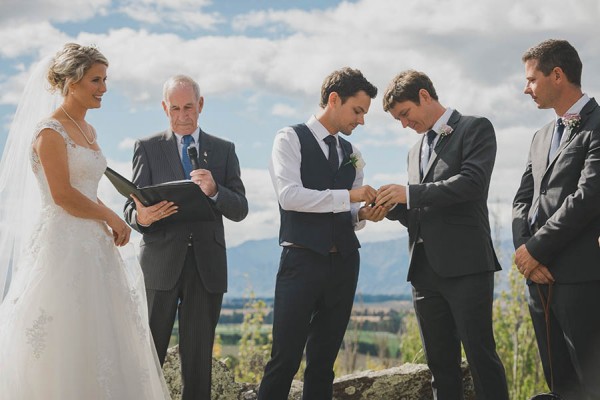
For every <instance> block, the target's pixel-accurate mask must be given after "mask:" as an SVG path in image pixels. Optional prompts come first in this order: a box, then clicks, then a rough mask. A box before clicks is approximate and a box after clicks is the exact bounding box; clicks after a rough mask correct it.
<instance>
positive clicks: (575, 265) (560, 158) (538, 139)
mask: <svg viewBox="0 0 600 400" xmlns="http://www.w3.org/2000/svg"><path fill="white" fill-rule="evenodd" d="M580 115H581V121H580V124H579V126H578V127H577V128H575V129H573V130H572V131H565V133H564V134H565V135H568V136H567V138H566V139H565V140H564V141H563V143H562V145H561V146H560V147H559V149H558V151H557V152H556V154H555V156H554V158H553V159H552V160H550V162H548V152H549V150H550V142H551V141H552V134H553V131H554V122H551V123H549V124H548V125H546V126H544V127H543V128H542V129H540V130H539V131H537V132H536V133H535V135H534V136H533V141H532V142H531V148H530V150H529V159H528V161H527V167H526V169H525V173H524V174H523V177H522V179H521V185H520V187H519V190H518V191H517V194H516V196H515V199H514V202H513V223H512V228H513V241H514V245H515V248H518V247H520V246H521V245H522V244H525V246H526V247H527V250H528V251H529V253H531V255H532V256H533V257H534V258H535V259H536V260H538V261H539V262H540V263H542V264H543V265H545V266H547V267H548V268H549V270H550V272H551V273H552V276H553V277H554V279H555V280H556V282H558V283H576V282H585V281H591V280H600V248H598V236H600V107H598V103H596V100H594V99H590V101H589V102H588V103H587V104H586V105H585V106H584V107H583V109H582V110H581V114H580ZM536 209H537V218H536V226H537V227H539V230H536V229H535V228H532V227H531V226H530V222H529V221H531V217H532V216H533V214H534V213H535V210H536Z"/></svg>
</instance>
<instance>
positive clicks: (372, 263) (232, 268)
mask: <svg viewBox="0 0 600 400" xmlns="http://www.w3.org/2000/svg"><path fill="white" fill-rule="evenodd" d="M512 252H513V247H512V242H511V241H510V240H508V239H507V240H503V241H502V242H501V245H500V252H499V253H500V254H499V256H501V257H500V259H501V261H500V262H501V263H502V268H503V271H502V272H501V273H500V274H497V275H496V282H497V285H496V290H497V291H498V289H502V288H503V286H504V285H503V282H505V281H506V279H504V276H505V274H506V272H507V271H508V268H510V264H508V263H509V261H507V260H510V256H511V254H512ZM280 254H281V247H279V245H278V243H277V239H276V238H272V239H263V240H252V241H247V242H244V243H242V244H241V245H239V246H236V247H232V248H230V249H228V251H227V259H228V264H229V290H228V293H227V294H226V297H227V298H240V297H246V296H248V294H249V291H250V289H251V290H253V291H254V294H255V295H256V296H257V297H273V294H274V291H275V276H276V275H277V270H278V268H279V256H280ZM360 260H361V262H360V275H359V279H358V289H357V293H362V294H374V295H375V294H377V295H379V294H393V295H410V293H411V287H410V284H409V283H408V282H407V281H406V275H407V272H408V244H407V237H406V236H404V237H402V238H399V239H394V240H388V241H382V242H369V243H363V244H362V248H361V250H360ZM507 264H508V265H507Z"/></svg>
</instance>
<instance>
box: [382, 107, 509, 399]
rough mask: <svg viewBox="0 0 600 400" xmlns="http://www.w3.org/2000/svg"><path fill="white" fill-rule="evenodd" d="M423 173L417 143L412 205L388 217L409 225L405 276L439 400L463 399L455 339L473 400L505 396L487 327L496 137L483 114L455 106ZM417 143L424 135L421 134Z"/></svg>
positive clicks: (412, 157) (411, 167)
mask: <svg viewBox="0 0 600 400" xmlns="http://www.w3.org/2000/svg"><path fill="white" fill-rule="evenodd" d="M447 124H448V125H449V126H450V127H452V129H453V131H452V132H451V133H450V134H449V135H447V136H440V137H439V138H438V139H437V143H436V145H435V147H434V149H433V152H432V154H431V157H430V159H429V163H428V165H427V167H426V168H425V170H424V171H423V172H421V168H420V159H421V148H422V141H419V143H417V144H416V145H415V146H414V147H413V148H412V149H411V150H410V152H409V155H408V182H409V185H408V189H407V190H408V195H409V206H408V207H407V206H406V205H405V204H398V205H397V206H396V207H395V208H394V209H392V210H391V211H390V212H389V213H388V218H390V219H394V220H399V221H400V222H401V223H402V224H403V225H405V226H406V227H408V234H409V248H410V266H409V273H408V280H409V281H411V284H412V286H413V300H414V305H415V310H416V314H417V319H418V321H419V325H420V328H421V333H422V339H423V347H424V350H425V355H426V357H427V362H428V365H429V367H430V369H431V370H432V372H433V375H434V377H433V384H432V386H433V389H434V393H435V395H436V399H440V400H441V399H462V398H463V395H462V387H461V382H462V375H461V371H460V359H461V352H460V343H461V342H462V344H463V346H464V349H465V353H466V355H467V359H468V362H469V365H470V368H471V372H472V375H473V379H474V384H475V390H476V394H477V399H478V400H484V399H502V400H507V399H508V393H507V388H506V378H505V373H504V367H503V366H502V363H501V362H500V359H499V358H498V355H497V354H496V350H495V342H494V337H493V331H492V301H493V289H494V272H495V271H497V270H499V269H500V265H499V263H498V260H497V258H496V254H495V252H494V248H493V245H492V240H491V236H490V226H489V220H488V208H487V197H488V188H489V184H490V178H491V174H492V169H493V167H494V161H495V157H496V137H495V133H494V128H493V126H492V124H491V123H490V122H489V121H488V120H487V119H485V118H481V117H471V116H464V115H461V114H460V113H459V112H458V111H454V112H453V113H452V115H451V116H450V119H449V120H448V123H447ZM423 136H424V138H423V139H422V140H426V138H425V136H426V135H423Z"/></svg>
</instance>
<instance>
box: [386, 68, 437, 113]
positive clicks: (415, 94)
mask: <svg viewBox="0 0 600 400" xmlns="http://www.w3.org/2000/svg"><path fill="white" fill-rule="evenodd" d="M421 89H425V90H427V92H428V93H429V95H430V96H431V98H432V99H434V100H437V99H438V96H437V93H436V91H435V88H434V87H433V82H431V79H429V77H428V76H427V75H426V74H425V73H423V72H419V71H415V70H413V69H409V70H406V71H402V72H400V73H399V74H398V75H396V77H395V78H394V79H393V80H392V81H391V82H390V84H389V85H388V87H387V89H386V90H385V93H384V94H383V111H386V112H387V111H389V110H390V109H392V108H393V107H394V105H395V104H396V103H402V102H403V101H412V102H413V103H415V104H416V105H419V104H421V100H420V98H419V92H420V91H421Z"/></svg>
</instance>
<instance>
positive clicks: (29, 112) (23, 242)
mask: <svg viewBox="0 0 600 400" xmlns="http://www.w3.org/2000/svg"><path fill="white" fill-rule="evenodd" d="M51 61H52V57H51V56H48V57H45V58H43V59H42V60H40V61H39V62H37V64H35V65H34V66H33V68H32V69H31V70H32V72H31V75H30V77H29V80H28V82H27V84H26V86H25V90H24V91H23V94H22V95H21V99H20V101H19V105H18V106H17V110H16V112H15V115H14V118H13V121H12V123H11V125H10V129H9V133H8V137H7V140H6V144H5V146H4V153H3V154H2V160H1V161H0V303H2V300H3V299H4V296H5V295H6V293H7V291H8V287H9V285H10V282H11V280H12V278H13V277H14V275H15V274H16V269H17V268H16V266H17V265H19V262H20V261H21V260H22V259H23V257H24V250H26V247H27V244H28V241H29V239H30V237H31V235H32V233H33V231H34V229H35V224H36V221H37V218H38V215H39V212H40V194H39V189H38V186H37V182H36V179H35V176H34V174H33V171H32V169H31V165H30V154H31V144H32V140H33V137H34V134H35V127H36V125H37V124H38V123H39V122H40V121H41V120H42V119H43V118H44V117H47V116H49V115H50V114H51V113H52V112H53V111H54V110H55V109H56V108H58V106H59V104H60V103H61V101H62V97H61V96H60V95H59V94H53V93H51V92H50V90H49V87H50V84H49V83H48V82H47V81H46V74H47V71H48V68H49V66H50V63H51Z"/></svg>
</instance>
